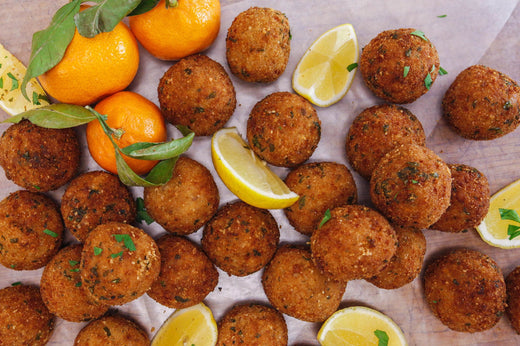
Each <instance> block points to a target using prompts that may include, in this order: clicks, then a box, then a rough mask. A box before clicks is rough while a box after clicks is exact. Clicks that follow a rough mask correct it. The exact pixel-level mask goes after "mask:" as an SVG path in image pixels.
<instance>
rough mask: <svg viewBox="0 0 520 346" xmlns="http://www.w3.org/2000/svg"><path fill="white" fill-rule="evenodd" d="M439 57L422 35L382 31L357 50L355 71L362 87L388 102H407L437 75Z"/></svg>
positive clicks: (415, 96) (427, 87) (419, 95)
mask: <svg viewBox="0 0 520 346" xmlns="http://www.w3.org/2000/svg"><path fill="white" fill-rule="evenodd" d="M439 67H440V64H439V55H438V54H437V50H436V49H435V46H434V45H433V43H432V42H431V41H430V40H429V39H428V38H427V37H426V36H425V35H424V33H423V32H421V31H419V30H415V29H411V28H407V29H396V30H386V31H383V32H381V33H379V34H378V35H377V36H376V37H375V38H373V39H372V40H371V41H370V42H369V43H368V44H367V45H366V46H365V47H364V48H363V50H362V51H361V57H360V59H359V70H360V72H361V74H362V75H363V80H364V81H365V84H366V86H367V87H368V88H369V89H370V90H371V91H372V92H373V93H374V94H375V95H376V96H377V97H380V98H382V99H384V100H386V101H388V102H391V103H410V102H413V101H415V100H417V99H418V98H419V97H421V96H422V95H424V94H425V93H426V92H427V91H428V90H430V88H431V86H432V84H433V82H434V81H435V79H436V78H437V74H438V73H439Z"/></svg>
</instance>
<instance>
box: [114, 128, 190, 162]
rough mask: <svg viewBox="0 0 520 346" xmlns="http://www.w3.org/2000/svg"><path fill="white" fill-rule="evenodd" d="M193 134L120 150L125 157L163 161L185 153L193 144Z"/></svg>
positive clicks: (139, 144)
mask: <svg viewBox="0 0 520 346" xmlns="http://www.w3.org/2000/svg"><path fill="white" fill-rule="evenodd" d="M193 137H195V133H193V132H191V133H190V134H189V135H187V136H185V137H182V138H179V139H174V140H171V141H170V142H166V143H146V142H141V143H135V144H132V145H129V146H127V147H125V148H122V149H121V152H122V153H123V154H125V155H128V156H130V157H133V158H135V159H140V160H165V159H170V158H172V157H176V156H179V155H181V154H182V153H184V152H186V150H188V149H189V148H190V146H191V143H192V142H193Z"/></svg>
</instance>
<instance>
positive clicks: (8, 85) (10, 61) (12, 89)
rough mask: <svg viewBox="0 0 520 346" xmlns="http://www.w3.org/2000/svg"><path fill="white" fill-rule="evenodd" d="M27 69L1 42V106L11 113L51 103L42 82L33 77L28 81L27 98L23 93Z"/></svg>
mask: <svg viewBox="0 0 520 346" xmlns="http://www.w3.org/2000/svg"><path fill="white" fill-rule="evenodd" d="M26 71H27V69H26V68H25V66H24V65H23V64H22V62H21V61H20V60H18V59H17V58H16V57H15V56H14V55H13V54H11V52H9V51H8V50H7V49H5V47H4V46H2V45H1V44H0V107H1V108H2V109H3V110H4V111H6V113H7V114H9V115H16V114H18V113H22V112H25V111H28V110H30V109H34V108H38V107H41V106H46V105H48V104H49V101H48V97H47V95H46V94H45V91H43V88H42V87H41V85H40V83H38V81H37V80H36V78H33V79H31V80H30V81H29V83H27V96H29V98H30V99H31V100H27V99H26V98H25V97H24V96H23V95H22V90H21V88H20V87H21V85H22V81H23V78H24V76H25V72H26Z"/></svg>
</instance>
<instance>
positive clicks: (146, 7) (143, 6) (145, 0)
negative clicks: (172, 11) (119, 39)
mask: <svg viewBox="0 0 520 346" xmlns="http://www.w3.org/2000/svg"><path fill="white" fill-rule="evenodd" d="M158 3H159V0H142V1H141V3H140V4H139V5H137V7H136V8H134V10H133V11H132V12H130V13H129V14H128V16H137V15H138V14H143V13H146V12H148V11H150V10H151V9H152V8H154V7H155V5H157V4H158Z"/></svg>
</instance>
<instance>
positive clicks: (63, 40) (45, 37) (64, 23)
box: [21, 0, 81, 101]
mask: <svg viewBox="0 0 520 346" xmlns="http://www.w3.org/2000/svg"><path fill="white" fill-rule="evenodd" d="M80 4H81V0H72V1H71V2H69V3H67V4H65V5H63V6H62V7H61V8H60V9H59V10H58V11H56V13H55V14H54V16H53V17H52V21H51V24H50V25H49V26H48V27H47V28H46V29H44V30H41V31H38V32H35V33H34V35H33V37H32V48H31V58H30V60H29V65H28V66H27V72H26V73H25V77H24V79H23V81H22V85H21V91H22V94H23V96H25V98H26V99H27V100H29V97H28V96H27V90H26V87H27V83H29V81H30V80H31V79H32V78H34V77H38V76H40V75H42V74H43V73H45V72H47V71H48V70H50V69H51V68H53V67H54V66H56V65H57V64H58V63H59V62H60V61H61V59H62V58H63V55H64V54H65V51H66V50H67V47H68V46H69V43H70V41H72V37H74V32H75V30H76V25H75V24H74V15H75V14H76V13H78V12H79V6H80ZM29 101H30V100H29Z"/></svg>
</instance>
